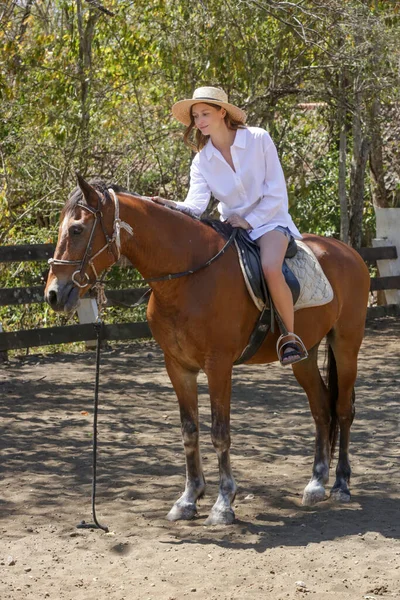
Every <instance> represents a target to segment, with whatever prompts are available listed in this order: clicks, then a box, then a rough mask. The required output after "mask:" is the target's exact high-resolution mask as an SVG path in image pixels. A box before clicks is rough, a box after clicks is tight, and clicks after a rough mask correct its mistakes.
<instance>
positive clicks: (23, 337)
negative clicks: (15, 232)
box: [0, 244, 400, 352]
mask: <svg viewBox="0 0 400 600" xmlns="http://www.w3.org/2000/svg"><path fill="white" fill-rule="evenodd" d="M54 249H55V246H54V245H53V244H33V245H22V246H3V247H0V262H3V263H8V262H38V261H45V260H47V259H48V258H51V257H52V256H53V254H54ZM360 255H361V256H362V258H363V259H364V261H365V262H368V263H370V264H371V263H372V264H374V263H376V261H377V260H390V259H396V258H397V250H396V247H395V246H380V247H377V248H361V250H360ZM148 289H149V288H147V287H145V288H128V289H122V290H112V289H107V299H108V304H109V305H116V306H118V305H122V306H124V305H131V304H134V303H135V302H137V301H138V300H139V298H140V297H141V296H142V295H143V294H144V293H145V292H146V291H147V290H148ZM370 289H371V291H376V290H399V289H400V276H392V277H372V278H371V288H370ZM42 302H44V286H43V285H42V286H31V287H18V288H0V306H17V305H21V304H40V303H42ZM386 314H388V315H396V316H400V306H398V305H388V306H377V307H372V308H369V309H368V315H369V316H383V315H386ZM103 335H104V338H105V339H106V340H132V339H142V338H148V337H151V332H150V329H149V326H148V324H147V323H146V322H138V323H116V324H113V325H105V326H104V330H103ZM95 338H96V334H95V330H94V327H93V324H91V323H84V324H80V325H67V326H64V327H46V328H40V329H31V330H21V331H15V332H1V328H0V352H4V351H7V350H13V349H19V348H29V347H34V346H46V345H50V344H62V343H70V342H80V341H89V340H94V339H95Z"/></svg>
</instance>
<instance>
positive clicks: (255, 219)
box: [178, 127, 301, 240]
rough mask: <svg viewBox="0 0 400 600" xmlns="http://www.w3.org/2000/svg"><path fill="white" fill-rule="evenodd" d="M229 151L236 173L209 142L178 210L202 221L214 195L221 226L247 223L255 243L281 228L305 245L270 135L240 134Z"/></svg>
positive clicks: (254, 129) (256, 130)
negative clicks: (235, 220) (232, 218)
mask: <svg viewBox="0 0 400 600" xmlns="http://www.w3.org/2000/svg"><path fill="white" fill-rule="evenodd" d="M230 150H231V155H232V161H233V164H234V166H235V171H234V170H233V169H232V168H231V167H230V165H228V163H227V162H226V160H225V159H224V157H223V156H222V154H221V153H220V152H219V150H217V149H216V148H215V146H214V145H213V143H212V142H211V139H209V140H208V142H207V144H206V145H205V146H204V148H203V149H202V150H201V151H200V152H198V153H197V154H196V156H195V158H194V159H193V162H192V165H191V169H190V188H189V193H188V195H187V197H186V200H185V201H184V202H182V203H179V202H178V207H179V206H181V207H182V210H185V209H189V210H190V211H191V212H192V213H194V214H195V215H196V216H201V215H202V213H203V212H204V211H205V209H206V208H207V206H208V203H209V201H210V196H211V193H212V194H213V195H214V196H215V198H216V199H217V200H218V201H219V204H218V210H219V212H220V214H221V220H222V221H225V220H226V219H227V218H228V217H230V216H231V215H233V214H237V215H239V216H240V217H242V218H244V219H246V221H247V222H248V223H249V224H250V226H251V227H252V231H251V232H250V237H251V238H252V239H253V240H255V239H257V238H259V237H260V236H262V235H263V234H264V233H266V232H267V231H271V230H272V229H275V227H277V226H278V225H280V226H282V227H288V228H289V229H290V232H291V233H292V235H293V236H294V237H295V238H298V239H300V238H301V234H300V233H299V231H298V229H297V227H296V225H295V224H294V223H293V221H292V218H291V216H290V215H289V212H288V209H289V206H288V197H287V190H286V183H285V177H284V174H283V171H282V167H281V164H280V161H279V158H278V153H277V151H276V148H275V145H274V143H273V141H272V139H271V137H270V135H269V133H268V132H267V131H265V130H264V129H260V128H259V127H246V128H244V129H238V130H237V131H236V136H235V140H234V142H233V144H232V146H231V148H230Z"/></svg>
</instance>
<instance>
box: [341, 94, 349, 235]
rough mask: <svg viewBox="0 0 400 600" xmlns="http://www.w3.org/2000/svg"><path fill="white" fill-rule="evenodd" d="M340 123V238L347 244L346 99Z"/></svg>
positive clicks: (342, 106) (342, 105)
mask: <svg viewBox="0 0 400 600" xmlns="http://www.w3.org/2000/svg"><path fill="white" fill-rule="evenodd" d="M338 124H339V132H340V134H339V177H338V193H339V204H340V239H341V240H342V242H345V244H348V243H349V207H348V202H347V194H346V154H347V133H346V108H345V106H344V101H343V103H341V106H340V107H339V110H338Z"/></svg>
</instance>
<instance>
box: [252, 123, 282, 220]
mask: <svg viewBox="0 0 400 600" xmlns="http://www.w3.org/2000/svg"><path fill="white" fill-rule="evenodd" d="M262 148H263V154H264V163H265V180H264V186H263V195H262V197H261V198H260V201H259V202H258V204H257V205H256V206H255V208H254V209H253V210H252V211H251V212H250V213H249V214H248V215H247V216H246V221H247V222H248V223H249V225H250V226H251V227H252V228H253V229H255V228H256V227H260V226H261V225H265V224H266V223H268V222H269V221H270V220H271V219H272V218H273V216H274V215H275V214H276V213H277V212H278V211H279V210H280V209H282V208H284V209H285V210H286V211H287V210H288V200H287V191H286V182H285V176H284V174H283V170H282V166H281V163H280V161H279V157H278V152H277V151H276V148H275V144H274V143H273V141H272V140H271V138H270V136H269V135H268V134H266V135H265V136H264V137H263V141H262Z"/></svg>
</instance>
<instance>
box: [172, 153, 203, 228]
mask: <svg viewBox="0 0 400 600" xmlns="http://www.w3.org/2000/svg"><path fill="white" fill-rule="evenodd" d="M196 159H197V156H196V157H195V158H194V160H193V162H192V165H191V167H190V187H189V192H188V195H187V196H186V199H185V200H184V202H177V208H178V209H180V210H183V211H185V210H189V211H190V212H191V213H192V214H194V215H195V216H196V217H201V215H202V214H203V212H204V211H205V210H206V208H207V206H208V203H209V202H210V197H211V190H210V188H209V185H208V183H207V181H206V180H205V178H204V176H203V175H202V174H201V172H200V169H199V166H198V164H197V160H196Z"/></svg>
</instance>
